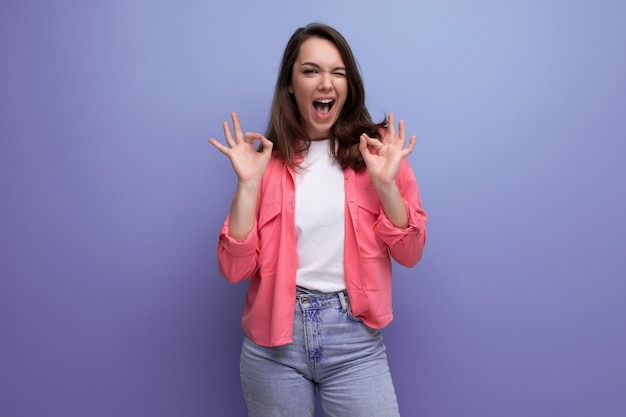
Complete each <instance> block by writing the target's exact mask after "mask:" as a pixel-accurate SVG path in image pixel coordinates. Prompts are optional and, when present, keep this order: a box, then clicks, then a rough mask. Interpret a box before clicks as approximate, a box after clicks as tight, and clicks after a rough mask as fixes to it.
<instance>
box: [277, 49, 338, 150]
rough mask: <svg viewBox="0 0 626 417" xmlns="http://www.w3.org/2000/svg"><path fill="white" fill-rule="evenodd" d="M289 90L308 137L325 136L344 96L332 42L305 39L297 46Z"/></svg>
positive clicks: (332, 123)
mask: <svg viewBox="0 0 626 417" xmlns="http://www.w3.org/2000/svg"><path fill="white" fill-rule="evenodd" d="M289 92H290V93H291V94H293V95H294V97H295V99H296V104H297V105H298V111H299V112H300V116H301V117H302V122H303V123H304V128H305V130H306V132H307V133H308V135H309V138H310V139H311V140H319V139H327V138H328V137H329V135H330V129H331V128H332V126H333V125H334V124H335V122H336V121H337V119H338V118H339V113H341V108H342V107H343V104H344V103H345V102H346V97H347V95H348V79H347V77H346V68H345V66H344V63H343V59H341V54H340V53H339V50H338V49H337V47H336V46H335V45H334V44H333V43H332V42H330V41H328V40H326V39H321V38H309V39H307V40H306V41H304V42H303V43H302V45H300V51H299V54H298V58H297V59H296V62H295V63H294V64H293V72H292V77H291V85H290V86H289Z"/></svg>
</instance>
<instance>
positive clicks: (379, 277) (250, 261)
mask: <svg viewBox="0 0 626 417" xmlns="http://www.w3.org/2000/svg"><path fill="white" fill-rule="evenodd" d="M343 172H344V181H345V183H344V189H345V198H346V200H345V201H346V203H345V204H346V210H345V213H346V214H345V219H346V221H345V245H344V273H345V282H346V291H347V292H348V296H349V298H350V310H351V313H352V315H354V316H355V317H358V318H360V319H362V320H363V322H364V323H365V324H366V325H368V326H370V327H372V328H377V329H380V328H383V327H385V326H386V325H387V324H389V322H390V321H391V320H392V318H393V313H392V307H391V259H390V255H391V257H393V259H395V260H396V262H398V263H399V264H401V265H404V266H408V267H411V266H413V265H415V264H416V263H417V262H418V261H419V260H420V258H421V257H422V249H423V247H424V243H425V242H426V213H425V212H424V210H423V209H422V205H421V200H420V195H419V190H418V186H417V181H416V180H415V176H414V175H413V170H412V169H411V167H410V165H409V163H408V161H407V159H406V158H404V159H403V161H402V163H401V165H400V169H399V171H398V175H397V177H396V183H397V185H398V188H399V190H400V194H401V196H402V198H403V200H404V203H405V206H406V211H407V214H408V218H409V226H408V227H407V228H406V229H399V228H397V227H395V226H394V225H393V224H391V222H390V221H389V219H387V217H386V216H385V214H384V212H383V209H382V206H381V202H380V199H379V197H378V194H377V192H376V189H375V188H374V184H373V183H372V181H371V179H370V177H369V174H368V173H367V170H362V171H360V172H355V171H354V170H352V169H344V171H343ZM295 191H296V189H295V174H294V172H293V171H292V170H291V169H290V168H288V167H287V166H286V165H285V164H284V163H283V162H282V161H281V160H279V159H276V158H272V159H271V160H270V162H269V165H268V167H267V170H266V172H265V175H264V177H263V181H262V184H261V189H260V192H259V199H258V203H257V212H256V219H255V223H254V226H253V229H252V231H251V232H250V234H249V235H248V236H247V238H246V239H245V240H244V241H242V242H239V241H236V240H235V239H233V238H232V237H231V236H229V231H228V230H229V227H228V222H229V218H227V219H226V221H225V222H224V225H223V226H222V230H221V233H220V236H219V243H218V248H217V256H218V264H219V270H220V273H221V274H222V275H223V276H224V277H225V278H226V279H227V280H228V281H230V282H232V283H238V282H241V281H243V280H245V279H247V278H250V283H249V287H248V295H247V297H246V301H245V306H244V311H243V318H242V327H243V331H244V333H245V335H246V336H247V337H248V338H250V339H251V340H252V341H253V342H254V343H256V344H258V345H261V346H280V345H284V344H287V343H291V342H292V329H293V318H294V308H295V302H296V269H297V267H298V255H297V245H296V227H295Z"/></svg>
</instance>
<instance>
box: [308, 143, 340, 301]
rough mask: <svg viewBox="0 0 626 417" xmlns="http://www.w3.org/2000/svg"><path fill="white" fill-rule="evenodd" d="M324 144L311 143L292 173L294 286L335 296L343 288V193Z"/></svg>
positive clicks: (338, 169) (326, 145) (338, 174)
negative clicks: (295, 262)
mask: <svg viewBox="0 0 626 417" xmlns="http://www.w3.org/2000/svg"><path fill="white" fill-rule="evenodd" d="M328 146H329V145H328V140H318V141H312V142H311V147H310V148H309V151H308V152H307V154H306V156H305V157H304V161H303V162H302V165H301V166H302V167H303V170H302V171H301V172H298V173H296V237H297V246H298V271H297V274H296V284H297V285H299V286H301V287H304V288H308V289H311V290H317V291H322V292H336V291H341V290H344V289H345V288H346V284H345V279H344V270H343V246H344V227H345V192H344V178H343V171H342V169H341V167H340V166H339V164H338V163H337V161H335V160H334V158H332V157H331V155H330V153H329V147H328Z"/></svg>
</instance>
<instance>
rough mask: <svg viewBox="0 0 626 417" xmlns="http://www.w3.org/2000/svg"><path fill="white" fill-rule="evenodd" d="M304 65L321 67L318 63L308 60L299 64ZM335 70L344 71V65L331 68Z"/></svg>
mask: <svg viewBox="0 0 626 417" xmlns="http://www.w3.org/2000/svg"><path fill="white" fill-rule="evenodd" d="M305 65H308V66H311V67H315V68H321V67H320V66H319V65H318V64H316V63H315V62H308V61H307V62H303V63H302V64H301V66H305ZM337 70H340V71H345V70H346V67H335V68H333V71H337Z"/></svg>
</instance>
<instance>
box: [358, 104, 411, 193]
mask: <svg viewBox="0 0 626 417" xmlns="http://www.w3.org/2000/svg"><path fill="white" fill-rule="evenodd" d="M398 131H399V132H398V133H399V134H396V130H395V127H394V117H393V113H389V122H388V127H387V134H386V135H385V137H384V138H383V139H382V141H380V140H378V139H376V138H370V137H369V136H368V135H367V134H365V133H363V134H362V135H361V143H360V144H359V150H360V151H361V155H363V160H364V161H365V165H366V166H367V171H368V173H369V175H370V178H371V179H372V182H373V183H374V185H376V186H377V187H378V186H383V187H384V186H390V185H392V184H393V183H394V181H395V179H396V175H397V174H398V169H399V168H400V162H401V161H402V158H404V157H406V156H407V155H408V154H410V153H411V152H412V151H413V147H414V146H415V135H413V136H411V139H410V140H409V145H408V147H406V148H405V147H404V142H405V140H406V137H405V133H404V120H400V123H398Z"/></svg>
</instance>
